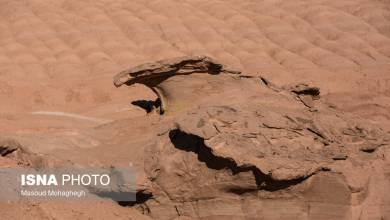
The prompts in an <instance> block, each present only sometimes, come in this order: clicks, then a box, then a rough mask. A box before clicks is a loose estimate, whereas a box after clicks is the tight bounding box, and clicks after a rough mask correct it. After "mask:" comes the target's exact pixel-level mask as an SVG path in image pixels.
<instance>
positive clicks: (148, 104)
mask: <svg viewBox="0 0 390 220" xmlns="http://www.w3.org/2000/svg"><path fill="white" fill-rule="evenodd" d="M131 104H132V105H135V106H138V107H140V108H142V109H144V110H145V111H146V113H150V112H152V111H153V110H154V109H157V108H160V107H161V101H160V98H157V99H156V100H155V101H152V100H136V101H132V102H131Z"/></svg>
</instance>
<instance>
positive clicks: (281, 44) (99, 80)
mask: <svg viewBox="0 0 390 220" xmlns="http://www.w3.org/2000/svg"><path fill="white" fill-rule="evenodd" d="M182 55H207V56H210V57H213V58H215V59H217V60H219V61H220V62H221V63H224V64H228V65H229V66H231V67H233V68H235V69H240V70H242V71H243V72H246V73H249V74H252V75H262V76H265V77H267V78H268V79H269V80H270V81H272V82H273V83H275V84H277V85H280V86H282V85H287V84H291V83H296V82H310V83H311V84H313V85H316V86H318V87H320V88H321V96H322V98H324V99H325V100H326V101H327V102H329V103H331V104H332V105H334V106H336V108H339V109H341V110H344V111H348V112H354V113H356V114H358V115H360V116H362V117H364V118H366V119H369V120H372V122H374V123H378V124H381V126H385V127H387V128H390V1H388V0H339V1H325V0H313V1H305V0H289V1H282V0H263V1H256V0H243V1H236V0H226V1H225V0H215V1H207V0H191V1H190V0H153V1H141V0H135V1H125V0H94V1H92V0H84V1H79V0H2V1H0V102H1V105H0V132H1V133H2V134H5V135H8V136H14V135H19V136H21V137H22V139H21V140H22V141H24V142H25V143H30V144H31V142H34V141H31V139H29V137H30V136H34V135H38V134H46V133H48V132H49V133H50V134H55V133H56V132H64V131H67V132H69V136H72V137H74V138H75V140H76V141H77V138H79V139H83V140H85V139H86V137H89V135H90V134H88V133H85V132H84V133H83V130H85V129H88V128H94V127H96V126H99V125H101V124H104V123H107V122H111V121H115V120H118V119H125V118H130V119H127V120H128V122H129V123H135V124H137V121H139V123H143V122H141V121H142V120H143V119H142V118H140V117H142V116H144V115H145V112H144V111H143V110H142V109H139V108H137V107H135V106H133V105H131V104H130V101H131V100H138V99H148V98H150V99H153V98H154V97H155V96H154V94H153V93H152V92H151V91H149V90H148V89H147V88H145V87H143V86H141V85H140V86H135V87H131V88H130V87H129V88H119V89H117V88H115V87H114V86H113V83H112V77H113V75H115V74H116V73H118V72H119V71H121V70H123V69H126V68H129V67H132V66H134V65H138V64H141V63H144V62H150V61H155V60H159V59H166V58H170V57H176V56H182ZM149 120H150V122H147V123H153V120H157V119H153V118H151V119H149ZM105 129H112V131H113V133H115V132H117V131H115V126H111V127H110V126H108V127H107V128H105ZM72 132H73V133H72ZM128 132H133V131H128ZM75 133H76V134H75ZM118 135H119V134H118ZM140 135H142V134H140ZM23 137H25V139H23ZM54 137H55V135H54ZM142 138H144V139H147V138H148V137H147V136H145V137H142ZM142 138H141V139H142ZM103 139H104V138H103ZM103 139H99V140H97V141H100V142H101V143H105V141H106V142H107V143H108V142H109V140H103ZM94 141H96V140H94V139H93V138H91V140H90V142H88V141H87V142H86V143H83V144H85V148H88V147H91V146H92V147H93V146H95V145H94ZM51 143H52V142H51V140H47V142H45V144H43V145H42V146H37V149H36V150H37V151H42V152H48V151H50V150H53V149H51V148H50V146H51ZM32 145H34V144H32ZM36 145H39V144H36V143H35V145H34V146H36ZM65 145H66V143H64V146H65ZM80 145H82V144H80ZM49 148H50V149H49ZM59 148H61V147H58V146H55V147H54V149H59ZM82 152H83V151H82ZM96 152H97V151H96ZM118 152H120V151H118ZM118 152H117V153H118ZM84 153H85V154H84V156H85V155H88V154H89V153H88V151H85V152H84ZM118 154H119V153H118ZM134 154H135V153H134ZM82 156H83V154H80V155H78V156H77V157H76V156H75V157H74V161H80V163H82V162H84V163H85V162H86V161H89V160H84V161H83V159H82ZM91 157H92V156H91ZM106 158H107V160H110V158H115V153H113V154H111V155H107V157H106ZM129 159H131V158H126V160H129ZM102 160H104V159H102ZM102 160H101V161H102ZM101 161H100V162H101ZM0 206H1V207H2V209H5V210H7V211H6V214H4V219H11V218H13V219H15V218H17V219H30V217H31V216H32V217H35V218H37V219H38V218H42V217H46V218H47V219H67V218H69V217H70V216H73V217H74V219H85V218H86V217H87V216H88V217H91V216H92V217H91V218H93V219H95V218H96V219H99V218H101V219H108V218H111V219H112V216H110V215H112V213H114V212H105V213H108V214H103V213H102V214H99V215H98V214H96V213H95V212H94V211H93V210H92V208H91V204H85V205H84V206H83V205H81V207H80V208H76V207H72V205H66V206H65V209H67V210H72V211H74V212H76V213H81V214H79V216H77V215H76V214H75V215H70V216H69V212H61V211H58V210H57V211H55V210H56V209H59V208H58V207H56V206H57V205H56V204H46V203H43V204H21V205H15V204H2V205H0ZM35 206H38V207H39V208H38V209H34V208H33V210H34V213H33V214H31V216H30V214H27V213H28V211H27V210H30V209H31V207H35ZM101 207H103V208H106V209H110V210H116V211H117V218H120V217H121V218H124V219H128V218H129V217H128V216H137V215H138V214H137V213H136V212H135V211H134V210H129V209H126V208H123V207H120V206H117V205H116V204H114V203H107V204H101ZM20 210H22V211H20ZM45 210H46V211H45ZM48 210H49V211H48ZM53 210H54V211H53ZM80 210H81V211H80ZM15 213H17V214H15ZM53 213H54V214H53ZM88 213H89V214H88ZM93 215H94V216H93ZM138 218H139V216H138V217H134V219H138Z"/></svg>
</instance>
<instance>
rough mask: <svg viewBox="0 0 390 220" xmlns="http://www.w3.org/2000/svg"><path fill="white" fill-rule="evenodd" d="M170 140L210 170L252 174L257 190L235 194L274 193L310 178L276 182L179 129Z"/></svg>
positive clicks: (257, 169)
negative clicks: (192, 153) (216, 153)
mask: <svg viewBox="0 0 390 220" xmlns="http://www.w3.org/2000/svg"><path fill="white" fill-rule="evenodd" d="M169 138H170V140H171V142H172V144H173V145H174V146H175V147H176V148H177V149H180V150H184V151H187V152H194V153H196V154H197V155H198V160H199V161H201V162H204V163H205V164H206V166H207V167H208V168H210V169H214V170H222V169H229V170H230V171H231V172H232V174H233V175H236V174H238V173H241V172H252V173H253V176H254V178H255V180H256V185H257V189H253V188H251V189H246V188H237V189H230V190H229V191H230V192H232V193H235V194H243V193H246V192H251V191H255V190H266V191H271V192H272V191H277V190H282V189H287V188H289V187H290V186H293V185H297V184H299V183H301V182H303V181H304V180H306V179H307V178H309V176H307V177H300V178H296V179H291V180H275V179H273V178H271V176H270V175H266V174H264V173H263V172H261V170H260V169H259V168H257V167H256V166H253V165H247V166H239V165H237V163H236V162H235V161H234V160H233V159H229V158H224V157H220V156H216V155H214V154H213V153H212V150H211V149H210V148H209V147H207V146H206V145H205V143H204V139H203V138H201V137H199V136H196V135H193V134H187V133H185V132H182V131H180V130H179V129H175V130H172V131H170V132H169Z"/></svg>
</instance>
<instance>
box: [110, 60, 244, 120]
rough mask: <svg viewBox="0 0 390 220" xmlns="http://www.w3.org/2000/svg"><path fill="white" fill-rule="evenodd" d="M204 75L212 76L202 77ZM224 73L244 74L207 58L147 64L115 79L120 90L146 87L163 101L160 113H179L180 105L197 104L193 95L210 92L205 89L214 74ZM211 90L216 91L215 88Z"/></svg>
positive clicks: (123, 72) (122, 73)
mask: <svg viewBox="0 0 390 220" xmlns="http://www.w3.org/2000/svg"><path fill="white" fill-rule="evenodd" d="M205 73H206V74H205ZM200 74H202V75H209V76H208V77H207V76H203V77H202V76H199V75H200ZM222 74H224V75H230V76H229V77H230V78H231V76H236V75H237V74H240V72H239V71H233V70H229V69H228V68H226V66H224V65H222V64H220V63H218V62H217V61H215V60H213V59H212V58H210V57H207V56H185V57H179V58H174V59H167V60H161V61H157V62H155V63H146V64H142V65H139V66H136V67H134V68H131V69H128V70H125V71H122V72H120V73H119V74H117V75H116V76H115V77H114V85H115V86H117V87H119V86H122V85H123V84H126V85H128V86H131V85H133V84H135V83H140V84H144V85H146V86H147V87H149V88H150V89H152V90H153V92H154V93H156V95H157V96H158V98H159V99H160V102H161V106H160V112H161V113H163V112H165V111H167V110H168V109H172V110H173V111H175V110H178V109H180V108H181V107H180V106H184V105H188V104H189V103H184V102H186V100H187V101H188V102H194V100H193V98H194V96H193V95H191V93H194V92H195V93H198V97H199V95H200V93H204V94H207V92H208V91H210V90H207V88H205V86H206V87H207V85H206V84H208V83H207V82H208V81H209V82H210V75H211V76H213V75H222ZM190 75H191V76H190ZM192 75H196V76H192ZM173 78H174V79H173ZM209 85H210V83H209ZM211 90H213V91H215V88H213V89H211ZM185 91H186V92H185ZM183 92H184V93H185V94H184V93H183Z"/></svg>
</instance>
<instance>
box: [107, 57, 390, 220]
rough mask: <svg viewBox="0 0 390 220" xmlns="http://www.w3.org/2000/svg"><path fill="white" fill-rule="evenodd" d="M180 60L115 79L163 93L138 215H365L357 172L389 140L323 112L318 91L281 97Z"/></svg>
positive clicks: (272, 89)
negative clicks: (161, 112)
mask: <svg viewBox="0 0 390 220" xmlns="http://www.w3.org/2000/svg"><path fill="white" fill-rule="evenodd" d="M179 60H180V62H172V63H170V62H168V64H167V63H166V62H165V61H164V62H162V63H157V64H155V65H152V64H147V65H146V66H147V67H148V68H145V69H142V68H140V67H137V68H136V69H137V71H132V73H131V74H128V76H132V77H133V78H128V79H129V80H128V81H126V80H124V81H121V80H118V77H116V79H115V82H116V83H117V84H118V85H119V84H120V83H118V82H124V83H127V84H129V85H131V84H133V83H136V82H138V83H143V84H145V85H148V86H150V87H153V88H163V90H162V91H164V92H163V94H164V95H165V97H166V98H165V99H166V103H167V105H166V106H167V107H169V108H166V109H167V110H168V112H170V113H171V114H169V116H166V117H165V116H162V117H163V118H164V119H163V121H164V123H162V124H159V125H158V126H160V127H162V129H161V131H160V133H159V134H156V135H158V138H157V140H156V142H155V144H154V145H152V146H151V147H148V148H145V155H148V156H147V157H146V160H145V162H144V166H145V168H144V169H145V173H146V176H147V180H146V183H145V184H144V185H147V186H149V188H148V189H147V191H148V193H150V195H151V196H150V197H148V199H146V200H145V201H143V202H141V203H137V204H136V206H137V208H138V209H140V210H141V211H142V212H143V213H145V214H148V215H150V216H152V217H153V218H156V219H174V218H177V217H189V218H221V217H229V218H232V219H259V218H264V219H318V218H321V219H349V218H354V217H355V215H356V214H355V213H356V210H355V209H356V208H355V207H359V209H360V210H364V207H365V205H367V204H368V203H369V201H370V199H368V198H369V197H370V196H371V195H370V194H369V193H368V188H369V187H371V186H370V182H369V179H370V178H371V176H370V175H371V174H370V173H367V172H365V171H363V170H367V169H368V170H369V169H370V166H371V163H372V161H375V160H377V156H375V155H376V151H378V149H380V148H381V147H387V146H388V145H389V143H390V137H389V133H387V132H386V131H384V130H383V129H381V128H379V127H377V126H376V125H374V124H371V123H370V122H368V121H365V120H363V119H361V118H358V117H356V116H354V115H351V114H346V113H344V112H340V111H338V110H336V109H334V108H331V107H329V106H328V105H326V104H325V103H323V102H322V100H320V99H319V94H320V90H319V88H317V87H313V86H309V85H307V84H298V85H293V86H288V87H277V86H275V85H273V84H271V83H270V82H269V81H268V80H266V79H264V78H262V77H259V78H256V77H245V76H241V75H232V74H214V73H215V71H214V70H216V69H219V70H221V68H216V67H215V65H216V64H215V63H210V62H208V61H207V62H206V61H204V60H203V61H198V62H195V63H193V61H194V60H193V59H190V61H188V60H183V59H182V58H181V59H179ZM206 60H208V59H206ZM186 62H190V63H191V65H186V64H184V65H183V64H182V63H186ZM179 64H180V65H179ZM171 66H173V67H171ZM183 66H185V68H183ZM151 67H153V68H151ZM206 67H207V68H206ZM172 68H173V69H174V70H173V72H171V73H168V72H169V71H165V69H168V70H170V71H171V69H172ZM210 70H213V71H211V72H212V74H197V72H201V73H204V72H207V73H210V72H209V71H210ZM202 71H204V72H202ZM176 73H179V74H176ZM180 73H185V74H184V75H183V74H180ZM187 73H193V74H190V75H188V74H187ZM164 74H168V75H165V76H163V75H164ZM122 75H123V74H122ZM154 75H155V76H157V78H155V77H153V76H154ZM166 76H169V77H166ZM119 78H120V77H119ZM156 79H158V80H157V81H158V83H156ZM308 98H310V100H311V102H310V103H309V102H308V101H307V100H308ZM314 100H315V109H313V108H314V105H313V102H314ZM179 107H180V108H179ZM308 107H309V108H308ZM356 175H357V176H356ZM145 190H146V189H144V188H143V189H142V191H145ZM370 198H371V197H370Z"/></svg>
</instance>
